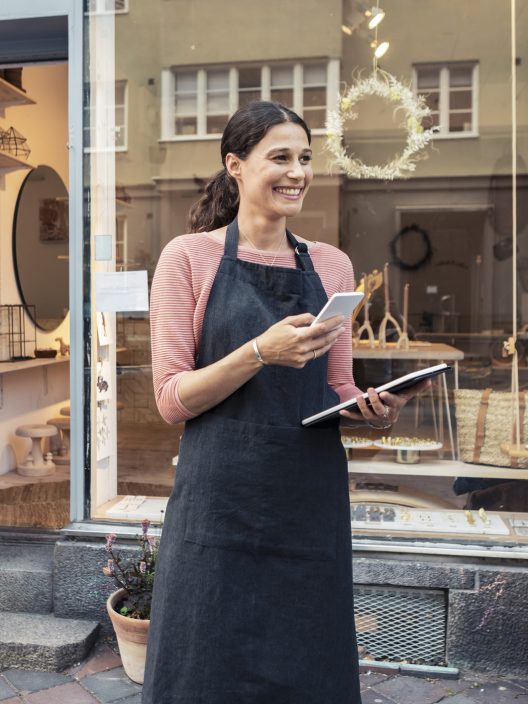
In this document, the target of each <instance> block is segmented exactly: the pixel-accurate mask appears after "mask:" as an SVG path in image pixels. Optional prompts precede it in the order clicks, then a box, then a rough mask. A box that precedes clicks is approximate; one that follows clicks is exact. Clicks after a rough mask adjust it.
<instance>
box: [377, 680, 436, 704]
mask: <svg viewBox="0 0 528 704" xmlns="http://www.w3.org/2000/svg"><path fill="white" fill-rule="evenodd" d="M447 689H448V687H447V686H445V687H444V686H441V685H439V684H438V683H437V682H429V681H428V680H424V679H422V678H418V677H405V676H403V675H402V676H400V677H394V678H392V679H390V680H387V681H386V682H382V683H381V684H378V685H376V687H375V688H374V691H376V692H380V693H381V694H383V695H385V696H386V697H389V698H390V699H392V700H393V701H394V702H395V703H396V704H435V702H438V701H440V700H441V699H442V698H443V697H445V696H447Z"/></svg>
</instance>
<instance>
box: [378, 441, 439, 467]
mask: <svg viewBox="0 0 528 704" xmlns="http://www.w3.org/2000/svg"><path fill="white" fill-rule="evenodd" d="M372 444H373V445H375V446H376V447H379V448H381V449H383V450H396V462H399V463H400V464H417V463H418V462H419V461H420V452H428V451H431V450H439V449H440V448H441V447H442V443H441V442H437V441H436V440H433V439H431V438H411V437H404V436H402V437H391V436H386V437H385V436H384V437H382V438H381V439H380V440H374V442H373V443H372Z"/></svg>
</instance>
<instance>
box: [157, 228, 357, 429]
mask: <svg viewBox="0 0 528 704" xmlns="http://www.w3.org/2000/svg"><path fill="white" fill-rule="evenodd" d="M309 252H310V255H311V257H312V261H313V265H314V268H315V270H316V271H317V273H318V274H319V276H320V278H321V281H322V283H323V286H324V289H325V291H326V294H327V296H328V297H330V296H332V295H333V294H334V293H337V292H340V291H353V290H354V272H353V269H352V264H351V262H350V259H349V258H348V256H347V255H346V254H344V253H343V252H341V251H340V250H339V249H336V248H335V247H332V246H331V245H329V244H325V243H323V242H314V243H312V244H311V245H310V246H309ZM223 253H224V243H223V242H222V241H221V240H220V239H219V238H218V237H216V236H215V235H213V234H210V233H208V232H201V233H195V234H190V235H181V236H179V237H175V238H174V239H173V240H171V241H170V242H169V243H168V244H167V246H166V247H165V249H164V250H163V252H162V253H161V256H160V259H159V262H158V265H157V267H156V272H155V274H154V280H153V282H152V290H151V307H150V325H151V341H152V374H153V382H154V393H155V397H156V403H157V405H158V409H159V412H160V414H161V416H162V417H163V418H164V420H166V421H167V423H180V422H182V421H185V420H188V419H190V418H193V417H194V416H195V415H196V414H193V413H191V411H189V410H188V409H187V408H185V406H184V405H183V404H182V402H181V401H180V398H179V395H178V386H179V383H180V381H181V379H182V377H183V376H184V374H188V373H189V372H190V371H192V370H193V369H194V368H195V360H196V356H197V352H198V349H199V344H200V336H201V332H202V323H203V319H204V314H205V309H206V306H207V301H208V299H209V294H210V292H211V288H212V285H213V281H214V279H215V276H216V272H217V270H218V267H219V265H220V260H221V258H222V255H223ZM271 254H272V253H271V252H267V253H266V255H267V256H266V259H268V258H271ZM238 256H239V258H240V259H244V260H246V261H250V262H254V263H256V264H262V263H263V261H262V258H261V255H260V254H259V252H258V251H256V250H254V249H251V248H250V247H245V246H244V245H240V246H239V248H238ZM270 263H271V262H270ZM275 266H284V267H295V266H296V263H295V254H294V252H293V250H291V249H288V250H287V251H286V250H285V251H284V252H279V253H278V254H277V257H276V259H275ZM351 325H352V323H351V321H350V320H348V321H347V323H346V326H347V329H346V330H345V332H344V333H343V334H342V335H341V336H340V337H339V338H338V340H337V342H336V343H335V344H334V346H333V347H332V349H331V350H330V352H329V353H328V354H329V360H328V383H329V384H330V386H331V387H332V388H333V389H335V391H336V392H337V393H338V395H339V397H340V398H341V400H342V401H345V400H347V399H349V398H353V397H354V396H355V395H357V394H358V393H359V389H358V388H357V387H356V385H355V383H354V377H353V374H352V334H351Z"/></svg>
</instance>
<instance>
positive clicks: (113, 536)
mask: <svg viewBox="0 0 528 704" xmlns="http://www.w3.org/2000/svg"><path fill="white" fill-rule="evenodd" d="M116 540H117V535H116V534H115V533H108V535H107V536H106V545H105V550H106V551H107V552H109V551H110V550H111V549H112V545H113V544H114V543H115V541H116Z"/></svg>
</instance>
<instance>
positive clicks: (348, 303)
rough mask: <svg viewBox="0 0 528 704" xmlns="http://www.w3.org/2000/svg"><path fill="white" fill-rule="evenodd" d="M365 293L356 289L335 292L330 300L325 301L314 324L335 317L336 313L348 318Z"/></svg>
mask: <svg viewBox="0 0 528 704" xmlns="http://www.w3.org/2000/svg"><path fill="white" fill-rule="evenodd" d="M363 295H364V294H363V293H361V292H356V291H346V292H345V293H334V295H333V296H332V297H331V298H330V300H328V301H327V302H326V303H325V305H324V307H323V308H322V309H321V311H320V312H319V314H318V316H317V317H316V319H315V320H314V321H313V323H312V325H315V324H316V323H322V322H323V321H324V320H328V319H329V318H333V317H334V315H344V316H345V318H348V317H349V316H351V315H352V313H353V312H354V309H355V308H356V306H357V305H358V303H359V302H360V301H361V299H362V298H363Z"/></svg>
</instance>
